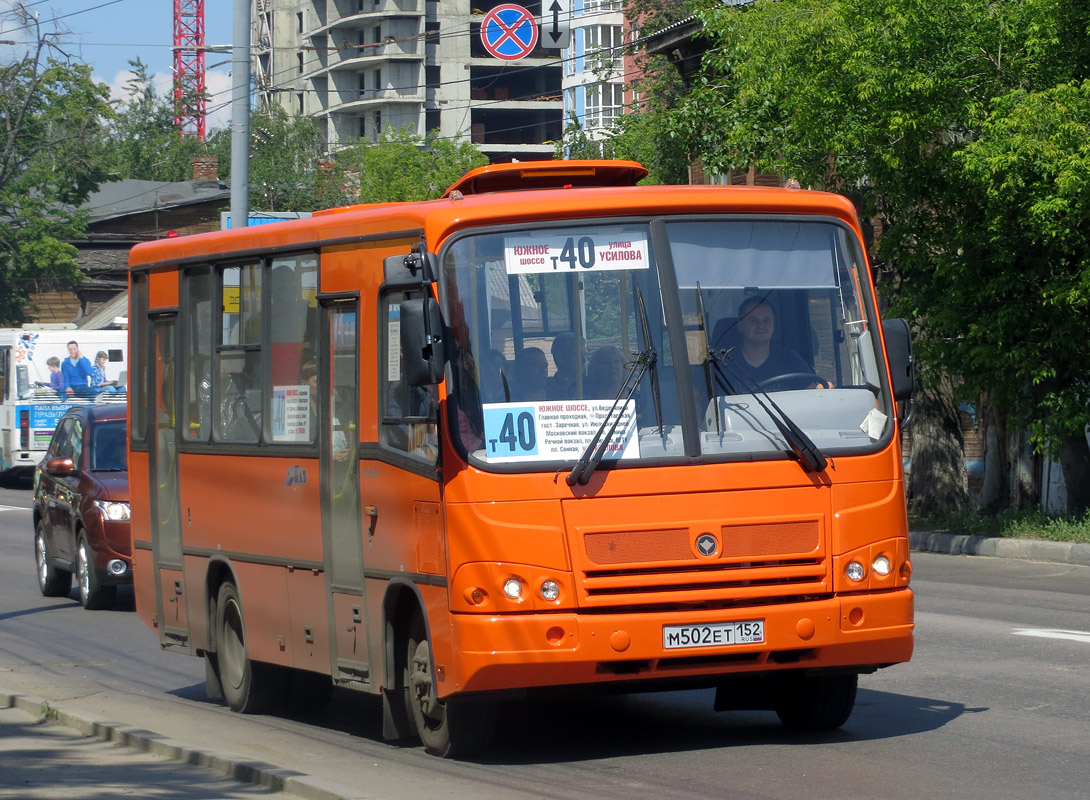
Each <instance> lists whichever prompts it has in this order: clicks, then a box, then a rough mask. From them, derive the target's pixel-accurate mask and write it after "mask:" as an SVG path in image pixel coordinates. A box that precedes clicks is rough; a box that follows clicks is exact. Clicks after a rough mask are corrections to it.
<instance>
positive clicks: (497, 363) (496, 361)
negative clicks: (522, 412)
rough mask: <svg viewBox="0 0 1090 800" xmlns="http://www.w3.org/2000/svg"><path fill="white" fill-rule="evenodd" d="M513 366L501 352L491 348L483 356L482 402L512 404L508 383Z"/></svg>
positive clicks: (481, 365) (481, 371)
mask: <svg viewBox="0 0 1090 800" xmlns="http://www.w3.org/2000/svg"><path fill="white" fill-rule="evenodd" d="M510 369H511V365H510V364H508V363H507V359H506V358H504V357H503V353H501V352H500V351H499V350H494V349H492V348H489V349H487V350H485V351H484V353H482V354H481V362H480V375H481V402H482V403H509V402H511V387H510V386H509V385H508V383H507V373H508V371H509V370H510Z"/></svg>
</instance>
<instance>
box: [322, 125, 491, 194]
mask: <svg viewBox="0 0 1090 800" xmlns="http://www.w3.org/2000/svg"><path fill="white" fill-rule="evenodd" d="M336 158H337V164H338V166H339V168H341V169H343V170H344V171H345V173H346V178H345V180H346V183H347V185H348V186H349V187H351V189H352V190H353V191H352V193H353V194H354V198H353V199H354V201H355V202H360V203H385V202H398V201H406V200H431V199H434V198H436V197H439V196H440V195H442V194H443V192H445V191H446V189H447V187H448V186H450V185H451V184H452V183H454V182H455V181H457V180H458V179H459V178H461V177H462V175H464V174H465V173H466V172H468V171H469V170H471V169H475V168H477V167H481V166H484V165H485V164H487V163H488V158H487V157H486V156H485V155H484V154H483V153H482V152H481V151H480V149H479V148H477V146H476V145H474V144H472V143H471V142H469V141H468V140H465V139H461V140H457V141H456V140H452V139H446V138H443V137H440V136H439V135H438V134H437V133H434V132H433V133H429V134H427V135H425V136H420V135H419V134H414V133H413V132H412V131H410V130H406V129H394V128H387V129H386V130H384V131H383V132H382V135H381V137H380V138H379V141H378V142H375V143H370V142H364V141H362V140H360V141H357V142H356V143H355V144H352V145H350V146H349V147H347V148H345V149H344V150H339V151H338V152H337V154H336Z"/></svg>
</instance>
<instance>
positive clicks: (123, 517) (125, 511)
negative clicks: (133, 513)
mask: <svg viewBox="0 0 1090 800" xmlns="http://www.w3.org/2000/svg"><path fill="white" fill-rule="evenodd" d="M95 508H97V509H98V510H99V511H101V512H102V516H104V517H105V518H106V519H109V520H113V521H114V522H128V521H129V504H128V503H118V502H116V501H113V500H95Z"/></svg>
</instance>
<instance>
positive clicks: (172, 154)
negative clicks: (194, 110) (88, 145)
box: [104, 59, 215, 181]
mask: <svg viewBox="0 0 1090 800" xmlns="http://www.w3.org/2000/svg"><path fill="white" fill-rule="evenodd" d="M129 66H130V67H132V77H131V78H129V80H128V82H127V83H126V84H125V95H126V96H125V98H124V99H122V100H121V101H118V102H117V103H116V114H115V116H114V117H113V118H112V119H110V120H109V121H108V125H107V134H106V139H107V144H108V147H107V149H106V161H105V163H104V168H105V169H106V171H107V172H109V173H110V174H111V175H112V176H114V177H116V178H122V179H123V178H134V179H138V180H147V181H187V180H190V179H191V177H192V164H193V159H194V157H196V156H199V155H213V154H214V152H213V150H214V149H215V146H214V144H213V141H214V139H213V140H212V141H209V142H199V141H197V139H196V137H193V136H181V135H179V133H178V128H177V126H176V125H175V123H174V104H173V99H172V98H170V97H169V96H166V95H159V94H156V92H155V88H154V87H153V86H152V82H151V78H150V76H149V75H148V68H147V65H145V64H144V63H143V62H142V61H140V60H139V59H137V60H136V61H130V62H129Z"/></svg>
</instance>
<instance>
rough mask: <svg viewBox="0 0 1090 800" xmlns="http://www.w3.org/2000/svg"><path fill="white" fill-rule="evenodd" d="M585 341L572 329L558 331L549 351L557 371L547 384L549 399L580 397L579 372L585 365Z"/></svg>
mask: <svg viewBox="0 0 1090 800" xmlns="http://www.w3.org/2000/svg"><path fill="white" fill-rule="evenodd" d="M582 345H583V342H581V341H579V340H577V339H576V338H575V334H574V333H572V332H571V331H564V332H563V333H558V334H557V335H556V338H555V339H553V345H552V347H551V348H550V350H549V352H550V353H552V356H553V363H554V364H556V372H555V373H553V375H552V377H550V378H549V380H548V382H547V384H546V387H545V388H546V395H547V396H548V399H549V400H571V399H574V398H577V397H579V373H580V372H582V365H583V347H582Z"/></svg>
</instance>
